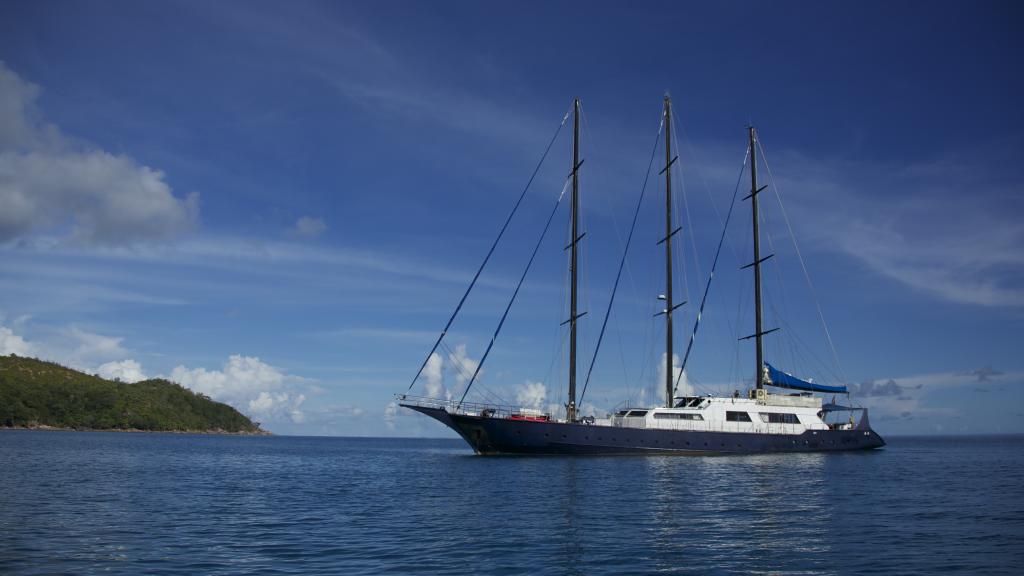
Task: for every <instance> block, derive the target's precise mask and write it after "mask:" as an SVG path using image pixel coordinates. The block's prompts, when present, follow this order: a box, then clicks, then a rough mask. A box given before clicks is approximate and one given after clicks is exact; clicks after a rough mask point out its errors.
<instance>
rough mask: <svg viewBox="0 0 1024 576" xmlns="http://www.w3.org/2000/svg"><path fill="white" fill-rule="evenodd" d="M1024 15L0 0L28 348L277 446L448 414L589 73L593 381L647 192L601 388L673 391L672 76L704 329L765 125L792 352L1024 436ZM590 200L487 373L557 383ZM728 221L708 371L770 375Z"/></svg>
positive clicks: (922, 428)
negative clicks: (159, 395) (235, 412)
mask: <svg viewBox="0 0 1024 576" xmlns="http://www.w3.org/2000/svg"><path fill="white" fill-rule="evenodd" d="M1021 12H1022V10H1021V7H1020V5H1019V4H1018V3H1014V2H930V3H927V5H925V4H922V3H914V2H856V3H854V2H846V3H843V2H788V1H787V2H775V3H759V2H727V3H715V4H713V5H708V4H707V3H690V2H645V3H639V4H637V3H629V4H627V3H621V2H620V3H614V2H588V3H579V2H532V1H528V2H516V3H494V2H456V1H446V2H431V3H424V2H393V1H384V2H372V3H368V2H361V3H348V2H309V1H305V2H289V3H280V2H260V1H252V2H236V1H222V2H212V3H211V2H197V1H185V2H174V1H165V2H130V1H94V2H87V3H86V2H62V1H51V2H33V1H25V0H9V1H7V2H3V3H2V4H0V258H2V264H0V353H2V354H11V353H15V354H19V355H26V356H36V357H41V358H45V359H48V360H53V361H57V362H61V363H63V364H65V365H68V366H72V367H75V368H78V369H81V370H85V371H87V372H90V373H98V374H100V375H103V376H105V377H110V378H121V379H123V380H126V381H137V380H140V379H143V378H152V377H164V378H169V379H171V380H174V381H176V382H179V383H181V384H182V385H184V386H187V387H189V388H191V389H193V390H196V391H198V392H202V393H204V394H207V395H209V396H211V397H212V398H214V399H216V400H220V401H224V402H227V403H229V404H231V405H233V406H235V407H236V408H238V409H239V410H241V411H242V412H244V413H246V414H247V415H250V416H252V417H253V418H254V419H256V420H258V421H260V422H262V423H263V425H264V427H266V428H267V429H269V430H271V431H273V432H275V433H279V434H303V435H355V436H450V435H452V433H451V432H450V431H448V430H446V429H445V428H443V427H442V426H441V425H440V424H437V423H436V422H433V421H432V420H430V419H428V418H425V417H423V416H420V415H415V414H412V413H410V412H408V411H407V410H404V409H400V408H398V407H397V406H396V405H395V403H394V397H393V395H394V394H396V393H405V392H406V391H407V390H409V389H410V384H412V387H411V391H410V393H412V394H418V395H431V396H436V397H446V396H450V395H454V396H456V397H458V396H460V395H461V393H462V391H463V390H464V388H465V384H466V380H467V374H466V373H467V371H468V372H471V371H472V370H473V369H475V367H476V366H477V364H478V363H479V361H480V359H481V358H482V356H483V354H484V351H485V350H486V348H487V345H488V342H489V341H490V340H491V337H492V335H493V334H494V330H495V327H496V325H497V323H498V321H499V319H500V317H501V313H502V310H503V309H504V308H505V306H506V305H507V303H508V301H509V298H510V297H511V296H512V294H513V292H514V290H515V286H516V284H517V282H518V280H519V278H520V275H521V274H522V271H523V269H524V267H525V265H526V262H527V260H528V259H529V256H530V253H531V251H532V248H533V246H534V245H535V244H536V243H537V242H538V238H539V237H540V234H541V230H542V228H543V226H544V222H545V220H546V218H547V215H548V214H549V213H550V211H551V210H552V208H553V207H554V206H555V205H556V202H557V201H558V199H559V197H560V193H561V192H562V191H563V189H564V187H565V184H566V175H567V174H568V173H569V171H570V168H571V145H572V142H571V130H570V125H571V123H572V119H571V118H569V119H568V120H567V121H566V125H565V126H564V127H562V128H559V126H560V122H562V121H563V119H564V118H565V115H566V113H567V112H568V111H569V110H570V106H571V103H572V100H573V98H576V97H578V98H580V100H581V103H582V110H583V112H582V114H581V124H582V130H581V149H582V156H583V157H584V159H585V164H584V166H583V167H581V174H580V195H581V214H582V216H581V217H582V227H583V230H585V231H586V232H587V236H586V237H585V239H584V240H582V241H581V246H582V250H583V256H582V266H581V286H582V292H581V309H582V310H584V311H586V312H587V316H586V317H584V318H583V319H582V320H581V321H580V332H581V339H580V349H581V355H580V356H581V359H580V365H581V368H580V374H581V375H580V378H581V380H582V379H583V377H584V376H583V375H584V374H585V368H586V367H589V366H590V362H591V358H592V357H593V354H594V347H595V343H596V341H597V339H598V334H599V332H600V328H601V323H602V320H603V318H604V313H605V309H606V307H607V303H608V300H609V296H610V293H611V287H612V285H613V282H614V279H615V275H616V270H617V268H618V265H619V261H620V258H621V256H622V253H623V250H624V246H625V239H626V237H627V235H628V234H629V230H630V222H631V220H632V216H633V210H634V206H635V205H636V204H637V201H638V198H639V197H640V195H641V193H643V195H644V196H643V198H644V199H643V201H642V203H641V204H640V211H639V213H638V218H637V227H636V231H635V235H634V239H633V241H632V243H631V244H630V249H629V252H628V258H627V259H626V262H627V265H626V267H625V269H624V273H623V280H622V283H621V286H620V289H619V291H618V292H617V295H616V303H615V306H614V308H613V312H612V314H611V316H610V317H609V322H608V328H607V331H606V333H605V338H604V340H603V344H602V347H601V349H600V351H599V353H598V354H597V359H596V361H595V362H594V368H593V378H592V381H591V383H590V385H588V391H587V396H586V397H585V399H584V400H583V410H584V411H585V412H587V413H597V414H603V413H604V412H605V411H607V410H611V409H614V408H616V407H621V406H624V405H626V404H633V405H639V404H644V403H650V402H657V401H659V399H660V393H659V390H661V387H660V380H659V379H658V376H659V371H662V372H660V374H662V375H663V374H664V372H663V370H664V359H665V349H664V343H663V340H664V330H665V328H664V322H663V319H661V318H656V317H654V313H656V312H657V310H658V309H659V308H658V306H659V305H658V303H657V300H656V296H657V295H658V294H661V293H663V292H664V289H663V287H662V285H663V283H664V263H663V260H662V258H663V252H662V250H663V247H662V246H658V245H656V242H657V240H658V239H659V238H661V237H662V236H664V233H665V231H664V216H663V212H661V210H663V205H664V199H665V189H664V177H663V176H659V174H658V172H659V171H660V170H661V168H663V164H664V150H663V149H662V148H658V149H657V150H656V151H655V154H656V155H657V159H656V160H655V161H654V165H653V168H651V169H650V170H648V166H649V163H650V161H651V157H652V145H653V144H654V142H655V141H656V140H658V138H659V130H660V121H661V110H662V98H663V96H664V94H666V93H669V94H670V95H671V98H672V106H673V116H674V123H673V132H674V134H675V141H674V143H673V146H674V148H675V153H678V155H679V157H680V159H679V162H677V163H676V164H674V165H673V169H672V174H673V192H672V193H673V202H674V205H675V207H676V209H675V212H674V214H675V217H676V222H677V224H678V225H679V226H682V227H683V232H682V233H681V234H677V235H676V236H675V237H674V245H673V246H674V250H675V254H676V267H675V272H674V279H675V280H674V281H675V284H676V295H677V300H679V299H684V300H687V301H688V302H687V304H685V305H684V306H683V307H682V308H680V309H679V311H678V312H677V313H676V315H675V319H676V325H675V326H676V328H675V341H676V347H675V353H676V354H677V355H679V356H680V357H681V356H682V355H683V349H684V347H685V345H686V343H687V342H688V340H689V338H690V332H691V330H692V327H693V323H694V319H695V316H696V314H697V310H698V308H699V303H700V301H701V294H702V292H703V289H704V285H705V282H706V281H707V278H708V273H709V270H710V268H711V263H712V260H713V258H714V253H715V247H716V245H717V242H718V239H719V236H720V234H722V230H723V225H724V221H723V220H724V218H725V214H726V213H727V212H728V210H729V206H730V201H731V198H732V194H733V190H734V188H735V186H736V183H737V182H738V181H741V180H740V179H743V180H742V183H741V184H740V188H741V189H742V188H743V186H747V187H749V182H748V181H747V180H745V179H746V178H748V177H749V176H748V174H749V173H748V172H743V173H742V175H741V170H742V169H743V164H744V154H745V150H746V129H747V126H748V125H750V124H753V125H755V126H756V128H757V130H758V134H759V138H760V143H761V145H762V146H763V149H764V150H763V151H764V157H763V158H762V163H760V164H759V166H758V171H759V176H760V178H761V181H762V183H767V184H769V185H770V188H769V189H768V191H767V192H768V193H767V195H766V196H762V198H764V199H763V200H762V202H761V203H762V206H763V214H762V229H763V237H762V244H763V245H764V246H766V248H765V250H766V251H770V252H773V253H775V254H776V257H775V258H773V259H772V260H770V261H768V262H767V263H766V264H765V266H764V268H765V288H764V290H765V301H766V310H765V324H766V327H769V328H770V327H781V328H782V329H781V330H780V331H779V332H777V333H775V334H773V335H771V336H767V337H766V338H765V339H766V345H765V346H766V358H767V359H768V361H769V362H771V363H772V364H773V365H775V366H776V367H778V368H781V369H784V370H786V371H789V372H793V373H794V374H796V375H798V376H802V377H807V378H814V379H815V381H820V382H826V383H845V384H847V385H848V386H849V388H850V390H851V398H850V401H851V402H853V403H856V404H860V405H864V406H868V407H869V408H870V409H871V419H872V423H873V425H874V427H875V428H876V430H877V431H878V432H879V433H881V434H882V435H883V436H884V435H887V434H936V433H1020V432H1024V391H1022V390H1024V360H1022V354H1021V352H1022V343H1024V336H1022V334H1024V250H1022V249H1021V246H1022V245H1024V178H1022V176H1021V175H1020V171H1019V164H1020V161H1021V159H1022V157H1024V117H1022V113H1021V106H1020V104H1019V100H1020V94H1021V92H1022V87H1024V86H1022V83H1024V80H1022V78H1021V76H1020V74H1019V72H1018V70H1019V68H1020V60H1021V54H1024V50H1022V48H1024V46H1022V43H1024V41H1022V40H1021V38H1020V35H1019V34H1018V33H1017V31H1016V30H1015V24H1016V23H1017V22H1020V20H1021V16H1022V13H1021ZM556 131H557V133H558V136H557V138H556V139H555V141H554V145H553V146H552V148H551V152H550V154H548V155H547V157H546V158H545V161H544V162H543V163H542V164H541V166H540V169H539V170H538V172H537V177H536V179H535V180H534V181H533V184H532V185H531V186H530V188H529V191H528V193H527V195H526V196H525V199H524V201H523V205H522V207H521V208H520V210H519V211H518V212H517V214H516V216H515V218H514V219H513V220H512V222H511V224H510V226H509V229H508V231H507V233H506V234H505V236H504V237H503V239H502V242H501V243H500V244H499V246H498V248H497V250H496V251H495V254H494V256H493V258H492V259H491V260H490V262H489V263H488V266H487V267H486V269H485V270H484V272H483V274H482V275H481V278H480V281H479V283H478V285H477V286H476V288H475V290H474V291H473V293H472V294H471V296H470V297H469V299H468V300H467V302H466V305H465V307H464V308H463V310H462V311H461V313H460V316H459V317H458V319H457V320H456V321H455V323H454V324H453V326H452V329H451V330H450V331H449V333H448V334H447V336H446V337H445V340H444V345H443V346H442V347H441V348H439V349H438V352H437V354H436V356H431V357H430V358H429V360H428V361H427V369H426V370H425V371H424V373H423V375H422V376H421V378H420V379H419V380H418V381H416V382H415V383H412V379H413V377H414V376H415V374H416V371H417V369H418V368H419V367H420V365H421V364H422V363H423V362H424V360H425V359H427V358H428V356H427V355H428V353H429V351H430V347H431V345H432V344H433V342H434V339H435V338H436V337H437V335H438V334H439V333H440V331H441V329H442V328H443V327H444V324H445V322H446V321H447V320H448V317H449V315H450V313H451V311H452V310H453V309H454V307H455V305H456V304H457V303H458V301H459V299H460V297H461V295H462V293H463V291H464V290H465V288H466V286H467V285H468V283H469V281H470V280H471V278H472V277H473V274H474V273H475V271H476V269H477V267H478V266H479V264H480V262H481V261H482V259H483V258H484V256H485V255H486V254H487V250H488V248H489V246H490V243H491V242H492V241H493V240H494V238H495V236H496V234H497V233H498V230H499V229H500V227H501V224H502V222H503V221H504V219H505V218H506V216H507V215H508V213H509V211H510V210H511V208H512V205H513V204H514V202H515V200H516V198H517V197H518V195H519V194H520V192H521V191H522V190H523V187H524V186H525V185H526V184H527V181H528V180H529V178H530V175H531V173H532V172H533V170H534V169H535V167H536V166H537V163H538V161H539V160H540V159H541V157H542V154H543V152H544V150H545V146H546V145H547V143H548V142H549V140H551V138H552V136H553V135H554V134H555V133H556ZM645 179H647V185H646V188H645V187H644V182H645ZM743 195H745V193H744V194H741V197H742V196H743ZM566 204H568V202H567V201H564V200H563V201H561V202H557V206H558V208H557V212H556V213H555V217H554V220H553V221H552V222H553V224H552V228H551V231H550V232H549V234H548V235H547V236H545V237H544V240H543V242H541V244H540V249H539V251H538V257H537V260H536V262H535V263H534V265H533V267H532V268H531V269H530V271H529V274H528V275H527V277H526V281H525V283H524V285H523V289H522V292H521V293H520V294H519V296H518V298H517V299H516V301H515V303H514V305H513V307H512V309H511V312H510V314H509V318H508V320H507V322H506V323H505V325H504V327H503V329H502V331H501V333H500V335H499V337H498V338H497V340H496V344H495V345H494V348H493V351H492V352H491V353H490V355H489V356H488V358H487V361H486V363H485V364H484V366H483V368H482V369H481V372H480V377H479V380H478V382H477V383H476V384H474V387H473V388H472V389H471V391H470V392H469V395H468V396H467V399H471V400H475V401H481V400H486V401H501V402H507V403H513V404H518V405H525V406H532V407H537V408H542V409H550V410H558V409H559V406H560V405H561V404H564V402H565V395H566V386H567V384H566V383H567V371H568V360H567V344H566V328H565V327H564V326H562V327H560V326H559V324H560V323H561V322H562V321H563V320H564V319H565V318H566V317H567V314H568V312H567V305H566V298H567V296H566V295H567V286H566V284H567V282H566V280H567V272H566V270H567V262H566V253H565V252H564V251H563V248H564V247H565V245H566V244H567V243H568V238H569V232H568V230H569V229H568V211H567V206H566ZM734 210H735V212H734V214H733V218H732V220H731V221H730V223H729V225H728V227H727V229H726V234H725V237H726V242H725V244H724V248H723V252H722V257H721V261H720V262H719V266H718V268H717V269H716V274H715V276H714V280H713V282H714V283H713V284H712V289H711V291H710V295H709V298H708V300H707V303H706V307H705V311H704V314H703V316H702V319H701V326H700V331H699V332H698V336H697V338H696V340H695V343H694V346H693V352H692V356H691V357H690V358H689V360H688V363H687V367H686V378H685V390H686V391H687V392H693V393H699V394H705V393H730V392H732V391H733V390H734V389H743V388H745V387H748V386H749V385H750V383H751V380H752V376H753V364H754V360H753V350H752V346H751V345H750V343H749V342H737V338H738V337H740V336H744V335H746V334H749V333H752V332H753V316H752V311H751V307H752V305H751V300H752V298H751V294H752V288H751V278H750V274H749V270H746V271H740V270H739V267H740V266H742V265H743V264H746V263H747V262H749V261H750V260H751V243H752V239H751V233H750V230H749V228H750V225H749V224H750V218H751V217H750V211H749V210H750V207H749V203H748V202H739V203H737V204H736V205H735V208H734ZM805 269H806V271H807V274H806V277H805V274H804V270H805ZM807 278H809V279H810V282H808V281H807ZM819 310H820V312H821V313H820V317H819ZM821 318H824V320H825V322H824V324H823V323H822V322H821ZM830 341H831V344H832V345H831V346H830V345H829V342H830ZM833 349H834V352H833ZM676 364H678V362H676Z"/></svg>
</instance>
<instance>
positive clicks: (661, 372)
mask: <svg viewBox="0 0 1024 576" xmlns="http://www.w3.org/2000/svg"><path fill="white" fill-rule="evenodd" d="M681 372H682V367H681V366H680V365H679V355H678V354H673V355H672V382H673V383H675V382H677V381H678V382H679V386H677V387H676V389H675V395H676V396H693V386H691V385H690V379H689V378H688V377H687V376H686V374H683V375H682V378H681V379H680V377H679V375H680V373H681ZM654 382H655V385H656V386H657V388H656V390H664V385H665V353H664V352H663V353H662V354H661V361H660V362H658V374H657V379H656V380H655V381H654ZM662 400H663V399H662Z"/></svg>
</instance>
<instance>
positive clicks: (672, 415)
mask: <svg viewBox="0 0 1024 576" xmlns="http://www.w3.org/2000/svg"><path fill="white" fill-rule="evenodd" d="M654 417H655V418H659V419H660V418H667V419H672V420H703V419H704V417H703V416H701V415H700V414H687V413H685V412H682V413H680V412H655V413H654Z"/></svg>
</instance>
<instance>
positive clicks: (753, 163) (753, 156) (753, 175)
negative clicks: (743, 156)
mask: <svg viewBox="0 0 1024 576" xmlns="http://www.w3.org/2000/svg"><path fill="white" fill-rule="evenodd" d="M747 131H748V133H749V135H750V206H751V214H753V218H754V340H755V341H756V344H755V346H756V347H757V366H756V372H754V384H755V386H756V387H757V389H758V390H760V389H761V388H763V387H764V369H763V366H764V352H763V350H762V348H761V336H763V335H764V333H763V332H762V330H761V236H760V233H759V232H758V220H759V219H760V218H759V214H758V211H757V193H758V192H760V190H758V188H757V138H756V136H755V134H754V127H753V126H749V127H747Z"/></svg>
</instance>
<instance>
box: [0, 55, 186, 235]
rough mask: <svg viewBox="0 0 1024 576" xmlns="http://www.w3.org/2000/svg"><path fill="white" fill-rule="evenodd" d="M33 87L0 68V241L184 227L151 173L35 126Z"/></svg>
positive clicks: (181, 210) (174, 200)
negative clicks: (41, 235)
mask: <svg viewBox="0 0 1024 576" xmlns="http://www.w3.org/2000/svg"><path fill="white" fill-rule="evenodd" d="M38 93H39V88H38V87H36V86H35V85H33V84H31V83H29V82H26V81H24V80H22V79H21V78H20V77H19V76H18V75H17V74H16V73H14V72H13V71H12V70H10V69H9V68H7V66H6V65H5V64H4V63H3V62H0V204H2V205H3V206H4V210H3V211H0V241H6V240H11V239H14V238H24V237H28V236H32V235H34V234H37V233H40V232H55V233H58V234H61V235H64V236H66V237H70V238H72V239H75V240H78V241H81V242H85V243H89V244H131V243H134V242H138V241H148V240H163V239H167V238H171V237H173V236H175V235H177V234H179V233H181V232H183V231H185V230H188V229H190V228H191V227H192V226H193V225H194V224H195V222H196V220H197V216H198V209H199V208H198V202H199V198H198V195H197V194H194V193H193V194H190V195H188V196H187V197H186V198H184V199H181V198H178V197H176V196H174V194H173V193H172V191H171V188H170V186H168V184H167V183H166V181H165V175H164V173H163V172H161V171H159V170H155V169H152V168H149V167H147V166H143V165H140V164H138V163H137V162H136V161H135V160H134V159H132V158H130V157H128V156H125V155H114V154H110V153H108V152H105V151H103V150H99V149H96V148H94V147H91V146H89V145H87V144H84V143H82V142H80V141H77V140H74V139H72V138H69V137H67V136H65V135H63V134H62V133H61V132H60V129H59V128H57V127H56V126H53V125H51V124H46V123H45V122H43V121H41V120H40V116H41V115H40V114H39V112H38V110H37V109H36V105H35V101H36V98H37V96H38Z"/></svg>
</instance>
